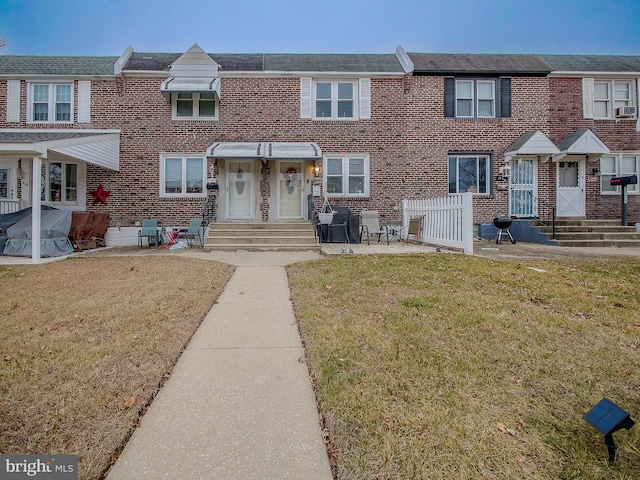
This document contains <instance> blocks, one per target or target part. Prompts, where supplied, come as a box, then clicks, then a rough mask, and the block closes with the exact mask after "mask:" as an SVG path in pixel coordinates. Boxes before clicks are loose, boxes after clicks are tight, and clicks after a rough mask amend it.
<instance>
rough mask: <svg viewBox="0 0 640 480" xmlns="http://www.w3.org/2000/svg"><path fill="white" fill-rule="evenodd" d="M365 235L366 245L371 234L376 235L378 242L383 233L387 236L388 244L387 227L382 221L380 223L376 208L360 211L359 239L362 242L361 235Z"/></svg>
mask: <svg viewBox="0 0 640 480" xmlns="http://www.w3.org/2000/svg"><path fill="white" fill-rule="evenodd" d="M363 235H366V236H367V245H369V244H370V243H369V240H370V239H371V236H372V235H377V236H378V243H379V242H380V239H381V238H382V236H383V235H384V236H385V237H386V238H387V245H389V229H388V228H387V226H386V225H385V224H383V223H380V216H379V215H378V211H377V210H362V211H361V212H360V241H361V242H362V236H363Z"/></svg>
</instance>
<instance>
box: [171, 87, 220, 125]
mask: <svg viewBox="0 0 640 480" xmlns="http://www.w3.org/2000/svg"><path fill="white" fill-rule="evenodd" d="M180 93H190V94H191V95H192V97H191V103H192V112H193V116H191V117H180V116H178V94H180ZM200 93H201V92H172V93H171V120H202V121H207V122H214V121H217V120H218V114H219V110H220V101H219V98H220V97H219V96H218V95H216V94H214V95H213V103H214V115H213V116H212V117H207V116H201V115H200ZM208 93H212V92H208Z"/></svg>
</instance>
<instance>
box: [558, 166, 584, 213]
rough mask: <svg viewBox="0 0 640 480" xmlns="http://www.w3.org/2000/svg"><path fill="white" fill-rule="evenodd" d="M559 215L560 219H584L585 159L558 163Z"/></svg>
mask: <svg viewBox="0 0 640 480" xmlns="http://www.w3.org/2000/svg"><path fill="white" fill-rule="evenodd" d="M557 168H558V174H557V194H556V204H557V215H558V216H559V217H584V216H585V192H584V182H585V178H584V159H581V160H578V161H572V162H558V167H557Z"/></svg>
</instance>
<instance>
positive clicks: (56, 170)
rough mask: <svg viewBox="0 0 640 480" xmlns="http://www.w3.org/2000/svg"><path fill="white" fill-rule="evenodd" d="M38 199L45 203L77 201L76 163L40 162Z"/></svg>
mask: <svg viewBox="0 0 640 480" xmlns="http://www.w3.org/2000/svg"><path fill="white" fill-rule="evenodd" d="M40 200H42V201H43V202H47V203H68V202H77V201H78V164H77V163H73V162H42V187H41V192H40Z"/></svg>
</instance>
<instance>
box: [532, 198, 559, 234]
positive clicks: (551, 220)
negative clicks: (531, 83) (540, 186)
mask: <svg viewBox="0 0 640 480" xmlns="http://www.w3.org/2000/svg"><path fill="white" fill-rule="evenodd" d="M527 193H528V194H529V196H530V197H531V201H532V202H533V203H534V204H535V205H537V206H538V209H537V215H536V216H535V217H534V218H535V219H536V220H537V221H538V223H539V224H540V225H544V226H549V224H551V238H552V239H554V240H555V238H556V206H555V205H551V204H549V203H547V202H545V201H543V200H542V199H540V198H539V197H536V196H535V195H534V194H533V193H531V192H527ZM541 206H542V207H544V208H545V209H546V214H547V215H546V216H547V220H546V222H545V221H544V220H543V219H542V218H541V215H540V210H541V208H540V207H541Z"/></svg>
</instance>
